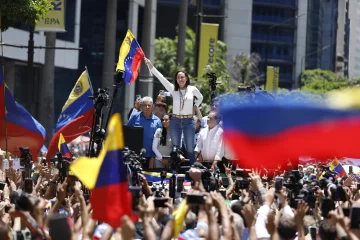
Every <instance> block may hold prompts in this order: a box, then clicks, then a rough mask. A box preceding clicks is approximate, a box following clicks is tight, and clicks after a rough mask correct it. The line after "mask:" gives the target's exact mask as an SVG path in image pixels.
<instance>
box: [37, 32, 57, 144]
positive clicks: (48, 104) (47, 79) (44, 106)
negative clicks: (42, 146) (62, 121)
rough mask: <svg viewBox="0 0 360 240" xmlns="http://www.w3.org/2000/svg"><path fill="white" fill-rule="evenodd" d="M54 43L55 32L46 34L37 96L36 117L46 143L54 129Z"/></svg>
mask: <svg viewBox="0 0 360 240" xmlns="http://www.w3.org/2000/svg"><path fill="white" fill-rule="evenodd" d="M55 43H56V32H47V33H46V47H48V48H46V50H45V64H44V68H43V74H42V77H41V81H42V84H39V85H40V94H39V95H38V104H37V105H38V106H39V108H38V111H37V116H38V119H39V121H40V122H41V123H42V125H43V126H44V128H45V129H47V131H46V142H47V143H48V142H50V140H51V137H52V131H51V130H52V129H54V92H55V76H54V72H55Z"/></svg>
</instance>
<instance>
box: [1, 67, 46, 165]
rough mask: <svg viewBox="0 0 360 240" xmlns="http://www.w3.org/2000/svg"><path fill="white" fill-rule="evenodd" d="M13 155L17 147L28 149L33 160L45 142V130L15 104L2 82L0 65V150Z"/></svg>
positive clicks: (23, 109) (22, 108)
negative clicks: (5, 150)
mask: <svg viewBox="0 0 360 240" xmlns="http://www.w3.org/2000/svg"><path fill="white" fill-rule="evenodd" d="M6 131H7V141H8V149H7V150H8V151H9V152H11V153H15V151H16V150H19V147H25V146H26V147H29V149H30V152H31V154H32V156H33V159H36V157H37V154H38V153H39V151H40V149H41V148H42V146H43V144H44V142H45V129H44V127H43V126H42V125H41V124H40V123H39V122H38V121H36V120H35V119H34V118H33V117H32V116H31V114H30V113H29V112H28V111H26V109H25V108H24V107H23V106H21V105H20V104H19V103H17V102H16V101H15V99H14V97H13V95H12V94H11V92H10V90H9V89H8V88H7V86H6V84H5V83H4V81H3V75H2V65H1V64H0V148H1V149H3V150H4V149H6Z"/></svg>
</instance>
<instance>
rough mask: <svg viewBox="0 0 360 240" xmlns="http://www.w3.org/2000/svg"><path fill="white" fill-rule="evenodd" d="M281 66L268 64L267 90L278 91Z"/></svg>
mask: <svg viewBox="0 0 360 240" xmlns="http://www.w3.org/2000/svg"><path fill="white" fill-rule="evenodd" d="M279 71H280V68H279V67H272V66H268V67H267V71H266V88H265V89H266V91H268V92H273V93H276V92H277V90H278V88H279Z"/></svg>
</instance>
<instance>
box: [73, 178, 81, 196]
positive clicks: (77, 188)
mask: <svg viewBox="0 0 360 240" xmlns="http://www.w3.org/2000/svg"><path fill="white" fill-rule="evenodd" d="M74 192H75V196H76V197H80V196H81V183H80V182H79V181H76V182H75V185H74Z"/></svg>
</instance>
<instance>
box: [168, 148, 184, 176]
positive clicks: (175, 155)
mask: <svg viewBox="0 0 360 240" xmlns="http://www.w3.org/2000/svg"><path fill="white" fill-rule="evenodd" d="M182 154H183V152H182V151H181V149H180V148H179V147H178V146H173V148H172V151H171V153H170V168H171V169H172V170H175V171H177V172H178V170H179V167H180V164H181V158H180V156H181V155H182Z"/></svg>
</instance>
